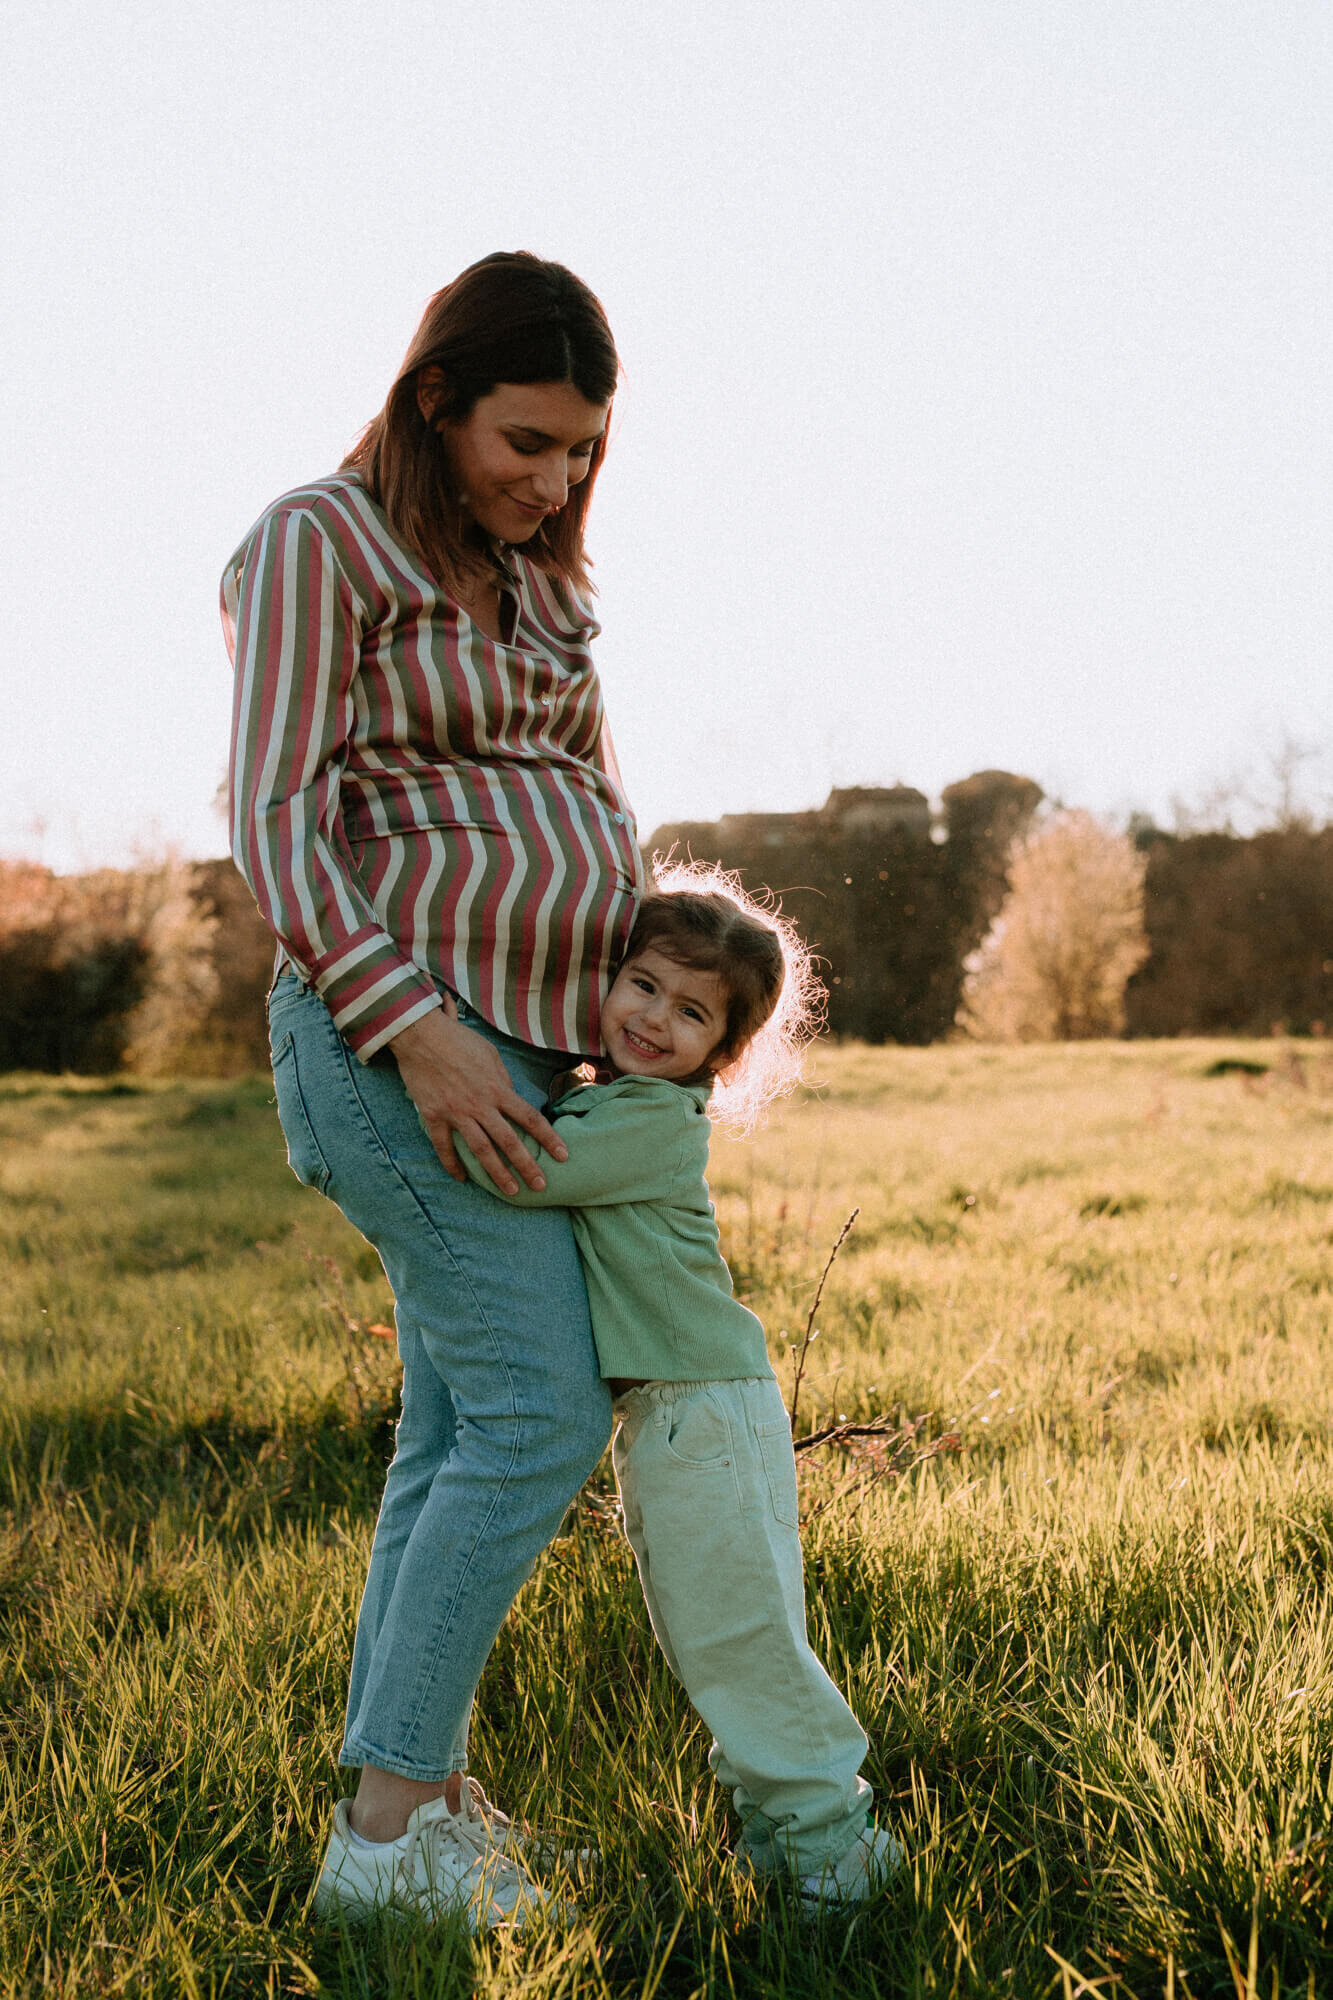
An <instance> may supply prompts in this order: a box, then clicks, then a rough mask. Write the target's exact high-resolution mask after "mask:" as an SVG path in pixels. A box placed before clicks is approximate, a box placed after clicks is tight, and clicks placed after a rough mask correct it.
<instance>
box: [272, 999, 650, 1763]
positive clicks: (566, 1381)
mask: <svg viewBox="0 0 1333 2000" xmlns="http://www.w3.org/2000/svg"><path fill="white" fill-rule="evenodd" d="M459 1018H460V1020H462V1021H463V1022H464V1023H465V1024H466V1026H468V1027H469V1028H472V1029H474V1030H475V1031H476V1032H477V1033H478V1034H481V1035H484V1036H485V1038H486V1039H487V1041H489V1042H490V1043H492V1045H493V1046H494V1047H495V1048H496V1049H497V1050H498V1051H499V1054H500V1056H501V1058H502V1060H503V1061H504V1064H505V1067H506V1068H507V1069H508V1071H509V1074H510V1076H511V1078H512V1079H513V1083H514V1088H515V1089H516V1090H517V1091H518V1093H519V1094H520V1096H522V1097H525V1098H527V1099H528V1101H529V1103H532V1104H541V1103H542V1102H543V1100H544V1099H545V1097H546V1095H547V1093H548V1091H549V1089H550V1085H551V1082H552V1079H553V1077H554V1075H555V1074H556V1072H557V1071H559V1070H561V1069H565V1068H568V1066H569V1057H568V1056H564V1055H560V1054H558V1053H556V1052H554V1051H551V1050H546V1049H534V1048H529V1047H528V1046H527V1045H526V1044H524V1043H522V1042H516V1041H513V1040H511V1039H510V1038H509V1037H508V1036H505V1035H501V1034H499V1033H498V1032H497V1031H496V1030H495V1029H493V1028H491V1027H490V1026H489V1024H488V1023H486V1022H484V1021H482V1020H481V1019H480V1018H479V1017H478V1016H477V1015H476V1014H474V1013H473V1012H472V1010H471V1009H470V1008H467V1007H465V1006H463V1005H461V1004H460V1006H459ZM269 1030H270V1042H271V1045H272V1052H273V1075H274V1080H275V1084H276V1089H277V1098H278V1116H279V1117H280V1119H281V1120H282V1128H283V1132H284V1134H285V1136H286V1140H287V1156H288V1159H289V1161H290V1163H291V1166H292V1169H293V1171H294V1172H295V1174H296V1175H297V1177H298V1178H299V1179H300V1180H302V1181H304V1182H305V1183H306V1185H307V1186H309V1187H316V1188H318V1189H319V1190H320V1192H321V1193H323V1194H327V1195H328V1196H329V1197H330V1198H331V1199H332V1200H333V1201H335V1202H336V1203H337V1204H338V1207H339V1208H340V1209H341V1210H342V1212H343V1214H344V1215H345V1216H346V1217H347V1219H348V1221H349V1222H351V1223H353V1224H354V1225H355V1227H356V1228H357V1229H359V1230H360V1231H361V1233H362V1235H363V1236H365V1237H366V1238H367V1239H368V1240H369V1241H370V1242H371V1243H372V1244H373V1245H374V1246H375V1248H376V1250H377V1251H378V1252H379V1254H380V1258H381V1260H382V1261H383V1264H384V1268H385V1271H386V1272H387V1274H388V1278H389V1283H390V1284H391V1285H392V1287H393V1292H394V1299H395V1302H396V1305H397V1322H398V1350H399V1353H400V1355H401V1356H402V1363H403V1399H402V1415H401V1417H400V1418H399V1422H398V1431H397V1439H396V1449H395V1452H394V1458H393V1463H392V1465H391V1466H390V1467H389V1474H388V1480H387V1483H386V1485H385V1489H384V1501H383V1504H382V1506H381V1508H380V1513H379V1520H378V1522H377V1523H376V1527H375V1542H374V1547H373V1549H372V1551H371V1558H370V1571H369V1574H368V1576H367V1578H366V1588H365V1594H364V1596H363V1598H362V1601H361V1612H360V1616H359V1618H358V1621H357V1628H356V1645H355V1648H354V1651H353V1655H352V1677H351V1686H350V1689H349V1691H348V1697H347V1730H346V1736H345V1738H344V1741H343V1746H342V1753H341V1761H342V1762H343V1763H344V1764H353V1765H356V1764H373V1765H375V1766H377V1767H378V1769H380V1770H382V1771H394V1772H397V1773H398V1775H399V1776H400V1777H404V1778H417V1779H420V1780H422V1781H427V1782H430V1781H436V1780H438V1779H441V1778H446V1777H448V1776H449V1775H450V1774H451V1773H452V1772H454V1771H461V1770H463V1769H465V1768H466V1764H467V1731H468V1719H469V1716H470V1714H471V1710H472V1697H473V1694H474V1691H475V1689H476V1685H477V1681H478V1679H479V1677H480V1675H481V1670H482V1667H483V1666H484V1664H485V1661H486V1656H487V1654H488V1653H489V1652H490V1650H491V1647H492V1645H493V1644H494V1642H495V1635H496V1633H497V1632H498V1631H499V1629H500V1625H501V1623H502V1622H503V1620H504V1616H505V1613H506V1612H507V1611H508V1609H509V1607H510V1605H511V1604H512V1603H513V1601H514V1597H515V1595H516V1594H517V1592H518V1590H519V1588H520V1586H521V1585H522V1583H523V1582H524V1580H525V1579H526V1577H527V1576H528V1575H529V1574H530V1573H531V1570H532V1567H533V1564H534V1563H535V1562H536V1559H537V1557H538V1555H539V1554H540V1552H541V1550H542V1549H543V1548H544V1547H545V1545H546V1543H547V1542H548V1541H549V1540H550V1539H551V1536H552V1535H553V1534H554V1533H555V1531H556V1529H557V1528H558V1527H559V1525H560V1521H561V1518H562V1516H563V1515H564V1512H565V1509H566V1508H567V1507H568V1505H569V1502H570V1501H571V1499H572V1498H573V1497H574V1495H575V1494H576V1493H577V1491H578V1489H579V1487H580V1486H581V1484H582V1483H583V1481H584V1479H585V1478H586V1477H587V1475H588V1474H589V1472H590V1471H591V1470H592V1468H593V1466H594V1465H595V1464H596V1463H597V1461H598V1459H599V1458H600V1457H601V1454H602V1451H603V1449H604V1448H605V1445H606V1441H607V1438H608V1437H609V1435H610V1430H611V1402H610V1396H609V1394H608V1392H607V1389H606V1385H605V1384H604V1383H603V1381H602V1380H601V1377H600V1376H599V1374H598V1370H597V1354H596V1350H595V1348H594V1347H593V1340H592V1328H591V1326H590V1325H589V1322H588V1301H587V1295H586V1293H585V1291H584V1285H583V1272H582V1268H581V1266H580V1264H579V1257H578V1251H577V1250H576V1248H575V1245H574V1234H573V1230H572V1229H571V1227H570V1222H569V1215H568V1212H567V1211H566V1210H564V1209H521V1208H510V1207H508V1206H507V1205H506V1204H505V1203H504V1202H502V1201H497V1200H496V1199H495V1197H494V1196H493V1195H489V1194H486V1193H485V1192H484V1191H483V1190H482V1189H481V1188H478V1187H474V1186H473V1185H472V1184H471V1183H470V1182H464V1183H462V1184H460V1183H459V1182H457V1181H454V1180H451V1179H450V1177H449V1175H448V1174H446V1173H445V1171H444V1168H443V1167H442V1166H441V1165H440V1162H439V1158H438V1156H437V1155H436V1152H435V1148H434V1147H433V1146H432V1144H431V1142H430V1139H429V1138H428V1137H427V1135H426V1131H425V1128H424V1126H423V1125H422V1124H421V1121H420V1119H419V1118H418V1117H417V1113H416V1108H415V1106H414V1105H413V1103H412V1101H411V1099H410V1098H409V1097H408V1095H407V1092H406V1090H405V1089H404V1088H403V1084H402V1081H401V1079H400V1077H399V1074H398V1066H397V1064H396V1063H395V1061H394V1059H393V1057H392V1056H391V1055H389V1054H388V1053H387V1052H386V1053H385V1054H383V1055H382V1056H380V1057H378V1058H376V1060H375V1061H374V1062H373V1063H371V1064H368V1065H367V1064H363V1063H361V1062H360V1061H359V1060H358V1058H357V1057H356V1056H354V1055H353V1054H352V1052H351V1051H350V1049H349V1048H348V1047H347V1045H346V1043H345V1042H344V1041H343V1039H342V1037H341V1035H340V1034H339V1033H338V1031H337V1029H336V1028H335V1027H334V1025H333V1022H332V1020H331V1018H330V1016H329V1012H328V1009H327V1008H326V1007H325V1005H324V1003H323V1001H322V1000H321V999H320V998H319V996H318V994H317V993H315V992H314V991H312V990H311V989H310V988H308V987H305V986H302V985H301V983H300V981H299V980H298V979H297V978H296V977H295V975H294V974H293V973H291V972H284V973H283V974H282V975H281V976H280V977H279V979H278V981H277V983H276V985H275V987H274V989H273V992H272V994H271V995H270V998H269Z"/></svg>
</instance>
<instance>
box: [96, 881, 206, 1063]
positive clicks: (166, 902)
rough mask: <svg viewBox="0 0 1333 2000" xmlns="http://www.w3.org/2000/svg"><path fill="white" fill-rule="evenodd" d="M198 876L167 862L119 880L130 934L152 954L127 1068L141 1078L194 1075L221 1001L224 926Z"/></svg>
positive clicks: (132, 1024) (131, 1026)
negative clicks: (200, 896) (218, 941)
mask: <svg viewBox="0 0 1333 2000" xmlns="http://www.w3.org/2000/svg"><path fill="white" fill-rule="evenodd" d="M193 875H194V871H193V869H192V868H191V866H190V864H189V863H188V862H185V861H182V860H181V859H180V857H179V856H178V855H168V856H166V858H165V859H163V860H161V861H156V862H152V863H150V864H148V865H146V866H144V867H142V868H137V869H135V870H134V871H133V872H132V873H130V874H126V875H124V876H122V877H121V878H120V880H121V881H122V882H123V883H124V884H125V896H126V901H127V906H128V907H127V910H126V925H125V927H126V929H127V931H129V932H130V933H131V934H133V935H136V936H138V937H141V938H142V939H143V941H144V946H145V949H146V951H147V954H148V981H147V990H146V992H145V993H144V997H143V999H142V1000H141V1001H140V1002H139V1004H138V1006H137V1007H136V1008H135V1009H134V1011H133V1013H132V1014H131V1015H130V1017H129V1021H128V1024H127V1027H128V1035H127V1039H126V1044H125V1056H124V1062H125V1067H126V1068H127V1069H130V1070H135V1071H137V1072H138V1073H139V1074H140V1075H142V1076H172V1075H177V1074H187V1075H188V1074H192V1073H194V1071H195V1070H196V1069H197V1068H198V1067H199V1063H198V1056H199V1048H198V1045H199V1043H200V1040H201V1038H202V1037H203V1034H204V1030H205V1027H206V1025H207V1023H208V1019H209V1015H210V1013H211V1011H212V1008H213V1006H214V1003H215V1002H216V1000H217V996H218V975H217V971H216V968H215V965H214V957H213V946H214V940H215V933H216V931H217V918H216V917H214V916H212V915H211V914H209V913H208V912H207V911H206V910H204V909H203V908H201V907H200V904H199V902H198V900H197V899H196V897H195V895H194V891H193Z"/></svg>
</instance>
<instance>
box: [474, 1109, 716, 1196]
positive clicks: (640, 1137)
mask: <svg viewBox="0 0 1333 2000" xmlns="http://www.w3.org/2000/svg"><path fill="white" fill-rule="evenodd" d="M594 1087H596V1086H594ZM696 1123H697V1124H700V1125H702V1124H703V1121H702V1120H700V1119H698V1117H697V1114H696V1113H695V1112H694V1110H693V1107H692V1106H691V1105H690V1104H689V1103H688V1101H685V1100H682V1101H676V1102H673V1101H671V1100H670V1099H668V1100H662V1099H660V1098H659V1099H643V1100H636V1099H633V1098H629V1099H627V1098H624V1097H610V1096H608V1099H607V1103H606V1107H605V1110H602V1109H601V1108H600V1107H599V1108H598V1109H596V1110H592V1111H587V1112H584V1113H583V1114H582V1115H581V1116H579V1117H577V1118H561V1119H558V1120H557V1121H556V1130H557V1131H558V1132H559V1134H560V1137H561V1138H562V1139H563V1140H564V1142H565V1144H566V1145H567V1146H568V1148H569V1158H568V1159H567V1160H553V1159H552V1158H551V1156H550V1154H549V1153H539V1151H538V1146H537V1141H536V1140H535V1139H532V1138H530V1137H529V1136H528V1135H527V1133H523V1134H522V1135H521V1136H522V1139H523V1144H524V1145H525V1146H526V1147H527V1149H528V1151H529V1152H530V1153H531V1154H532V1155H533V1157H534V1158H539V1159H540V1162H541V1170H542V1173H543V1174H544V1176H545V1178H546V1186H545V1188H544V1189H543V1190H542V1191H541V1192H540V1193H537V1192H536V1191H535V1190H534V1189H532V1188H530V1187H525V1186H524V1185H523V1184H522V1183H520V1185H519V1190H518V1193H517V1194H502V1193H501V1191H500V1189H499V1188H498V1187H496V1185H495V1183H494V1181H493V1180H492V1179H491V1178H490V1176H489V1174H487V1173H486V1172H485V1170H484V1169H483V1168H482V1167H480V1166H479V1165H478V1164H477V1161H476V1159H475V1158H474V1156H473V1155H472V1153H471V1152H469V1150H468V1148H467V1147H466V1146H465V1145H464V1144H463V1142H462V1140H460V1139H459V1138H458V1136H457V1134H455V1136H454V1144H455V1145H456V1146H457V1148H458V1156H459V1158H460V1159H461V1160H462V1162H463V1165H464V1166H465V1167H466V1168H467V1171H468V1174H469V1176H470V1177H471V1179H473V1180H474V1181H476V1183H477V1185H478V1186H479V1187H484V1188H485V1189H487V1191H488V1192H489V1193H491V1194H494V1195H499V1196H500V1199H501V1201H507V1202H509V1203H510V1204H511V1206H512V1207H514V1208H600V1207H603V1206H606V1205H608V1204H611V1203H614V1202H627V1201H666V1200H668V1199H669V1198H670V1196H671V1195H672V1193H673V1192H674V1191H675V1190H676V1189H677V1188H678V1187H679V1186H680V1183H681V1178H682V1176H683V1175H684V1174H686V1173H688V1172H689V1171H690V1161H691V1156H692V1153H693V1151H694V1146H693V1144H692V1141H693V1140H694V1136H695V1135H694V1133H693V1131H692V1129H691V1128H692V1125H693V1124H696ZM707 1143H708V1142H707V1135H706V1131H705V1132H704V1134H703V1135H702V1143H701V1151H700V1162H699V1173H700V1178H702V1173H703V1163H704V1160H706V1158H707Z"/></svg>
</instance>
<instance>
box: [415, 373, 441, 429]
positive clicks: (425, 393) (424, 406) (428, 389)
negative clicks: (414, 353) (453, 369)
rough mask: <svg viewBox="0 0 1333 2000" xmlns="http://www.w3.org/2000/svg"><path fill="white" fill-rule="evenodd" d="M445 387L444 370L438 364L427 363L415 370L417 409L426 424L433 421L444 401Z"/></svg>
mask: <svg viewBox="0 0 1333 2000" xmlns="http://www.w3.org/2000/svg"><path fill="white" fill-rule="evenodd" d="M446 387H447V384H446V382H445V376H444V370H443V368H441V367H440V365H439V363H438V362H435V361H428V362H427V363H426V366H425V367H424V368H419V369H418V370H417V408H418V409H419V410H420V412H421V414H422V416H423V417H424V418H425V420H426V422H427V423H428V424H433V423H434V421H435V412H436V411H437V410H438V409H439V407H440V404H441V403H442V402H444V400H445V390H446Z"/></svg>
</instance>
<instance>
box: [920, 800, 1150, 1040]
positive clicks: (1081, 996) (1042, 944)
mask: <svg viewBox="0 0 1333 2000" xmlns="http://www.w3.org/2000/svg"><path fill="white" fill-rule="evenodd" d="M1143 874H1144V861H1143V857H1142V855H1140V854H1139V853H1138V852H1136V850H1135V848H1134V845H1133V842H1132V841H1131V840H1130V839H1129V838H1128V836H1127V835H1125V834H1122V833H1117V832H1115V831H1114V830H1113V829H1112V828H1110V827H1108V826H1105V825H1104V824H1103V823H1102V822H1101V821H1100V820H1098V819H1096V818H1094V816H1093V815H1092V814H1091V813H1087V812H1061V813H1057V814H1055V815H1054V816H1053V817H1052V818H1051V819H1048V820H1046V821H1045V822H1044V823H1043V824H1042V825H1040V826H1038V827H1037V828H1035V829H1034V830H1033V831H1032V832H1031V833H1029V834H1028V835H1027V836H1026V838H1024V839H1022V840H1020V841H1019V842H1017V844H1016V845H1015V847H1014V848H1013V850H1012V853H1011V856H1010V861H1009V893H1008V895H1007V896H1006V898H1005V900H1004V903H1003V905H1002V906H1001V909H1000V913H999V915H998V917H997V918H996V920H995V923H994V924H993V926H992V927H991V930H990V933H989V935H988V936H987V937H986V939H985V941H984V943H983V944H982V945H981V947H980V949H979V950H978V951H976V952H974V953H973V954H972V955H971V957H970V958H969V959H968V961H967V976H966V978H965V980H964V983H963V1002H962V1006H961V1007H960V1009H959V1012H958V1023H959V1026H960V1027H962V1028H964V1029H966V1031H967V1033H968V1034H970V1035H973V1036H975V1037H976V1038H977V1039H978V1040H980V1041H992V1042H1072V1041H1083V1040H1086V1039H1088V1038H1089V1037H1092V1036H1097V1035H1116V1034H1119V1033H1120V1032H1121V1030H1122V1029H1123V1027H1124V1024H1125V988H1126V986H1127V985H1128V984H1129V981H1130V979H1131V977H1132V976H1133V974H1134V973H1135V972H1136V971H1137V970H1138V968H1139V966H1141V965H1142V964H1143V961H1144V959H1145V958H1146V957H1147V955H1148V940H1147V935H1146V932H1145V930H1144V923H1143Z"/></svg>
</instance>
